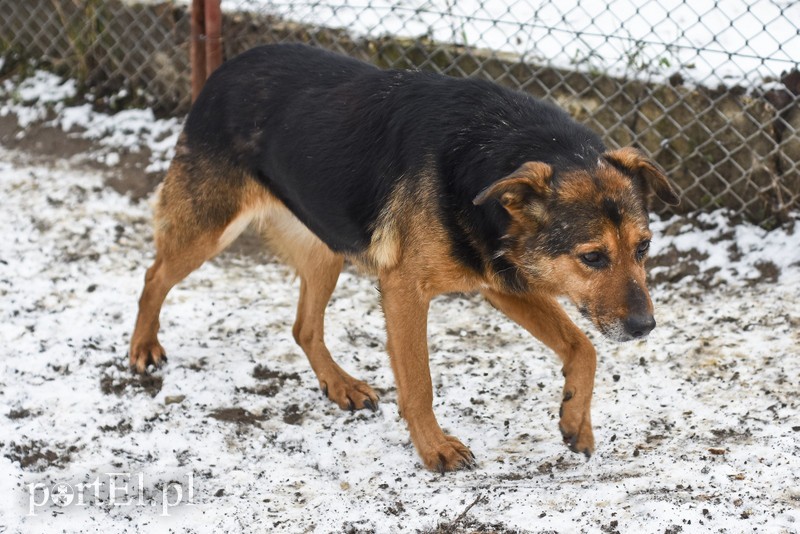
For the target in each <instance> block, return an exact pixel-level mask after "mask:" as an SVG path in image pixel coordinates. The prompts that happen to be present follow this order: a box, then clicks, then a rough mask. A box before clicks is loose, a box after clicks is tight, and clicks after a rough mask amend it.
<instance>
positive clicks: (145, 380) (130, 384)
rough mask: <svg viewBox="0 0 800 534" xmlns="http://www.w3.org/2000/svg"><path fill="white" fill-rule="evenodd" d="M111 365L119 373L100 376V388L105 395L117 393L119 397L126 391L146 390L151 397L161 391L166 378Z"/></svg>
mask: <svg viewBox="0 0 800 534" xmlns="http://www.w3.org/2000/svg"><path fill="white" fill-rule="evenodd" d="M110 367H113V368H115V369H117V370H118V371H119V373H115V374H110V373H104V374H103V376H102V377H100V390H101V391H102V392H103V394H105V395H116V396H118V397H119V396H121V395H123V394H124V393H125V392H126V391H131V392H133V393H138V392H144V393H147V394H148V395H150V396H151V397H155V396H156V395H158V392H159V391H161V386H163V384H164V379H163V378H162V377H160V376H157V375H152V374H145V375H139V374H134V373H133V372H131V371H130V370H128V369H125V368H124V367H122V366H121V365H115V364H111V365H110Z"/></svg>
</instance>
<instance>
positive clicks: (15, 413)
mask: <svg viewBox="0 0 800 534" xmlns="http://www.w3.org/2000/svg"><path fill="white" fill-rule="evenodd" d="M30 416H31V411H30V410H27V409H25V408H20V409H18V410H11V411H10V412H8V414H7V415H6V417H8V418H9V419H25V418H27V417H30Z"/></svg>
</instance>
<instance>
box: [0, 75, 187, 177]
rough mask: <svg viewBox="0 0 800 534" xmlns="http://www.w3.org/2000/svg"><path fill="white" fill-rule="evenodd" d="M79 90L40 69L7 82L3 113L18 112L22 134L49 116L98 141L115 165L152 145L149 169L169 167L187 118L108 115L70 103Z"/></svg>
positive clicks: (103, 157) (2, 89)
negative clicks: (123, 156) (128, 154)
mask: <svg viewBox="0 0 800 534" xmlns="http://www.w3.org/2000/svg"><path fill="white" fill-rule="evenodd" d="M75 94H76V85H75V82H74V80H66V81H63V80H62V79H61V78H59V77H58V76H56V75H54V74H51V73H48V72H45V71H36V72H35V73H34V74H33V76H31V77H28V78H24V79H22V80H6V81H5V82H4V83H3V85H2V86H0V99H4V100H3V101H2V104H0V116H7V115H9V114H13V115H15V116H16V117H17V123H18V124H19V126H20V128H21V130H20V132H19V135H24V129H25V128H27V127H28V126H30V125H31V124H32V123H34V122H41V121H45V120H46V119H49V124H50V125H53V126H57V127H60V128H61V129H62V130H64V131H65V132H70V133H72V134H74V135H76V136H79V137H81V138H83V139H91V140H96V141H97V142H98V143H99V145H100V146H101V147H104V148H105V150H99V151H96V152H94V153H93V154H94V156H95V157H96V159H97V161H99V162H101V163H106V164H107V165H109V166H114V165H117V163H118V162H119V153H118V152H123V153H124V152H140V151H141V150H143V149H145V148H146V149H147V150H149V152H150V164H149V165H148V167H147V170H148V171H160V170H165V169H166V168H167V166H168V165H169V161H170V160H171V159H172V156H173V149H174V146H175V143H176V142H177V140H178V135H179V134H180V130H181V128H182V120H180V119H177V118H166V119H156V117H155V115H154V114H153V111H152V110H151V109H126V110H122V111H120V112H118V113H114V114H108V113H104V112H99V111H96V110H94V109H93V107H92V105H91V104H89V103H84V104H79V105H74V106H66V105H65V103H64V100H65V99H68V98H73V97H74V96H75ZM121 94H124V92H123V93H121ZM111 154H116V155H111Z"/></svg>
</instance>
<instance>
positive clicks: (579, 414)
mask: <svg viewBox="0 0 800 534" xmlns="http://www.w3.org/2000/svg"><path fill="white" fill-rule="evenodd" d="M558 428H559V430H561V436H562V437H563V438H564V443H565V444H566V445H567V447H569V450H571V451H572V452H577V453H582V454H583V455H584V456H586V458H590V457H591V456H592V454H594V434H593V433H592V423H591V417H590V415H589V409H588V408H585V407H583V406H582V405H581V404H579V403H578V402H576V401H575V400H573V398H572V395H571V394H569V393H567V394H565V395H564V400H563V401H562V403H561V421H559V423H558Z"/></svg>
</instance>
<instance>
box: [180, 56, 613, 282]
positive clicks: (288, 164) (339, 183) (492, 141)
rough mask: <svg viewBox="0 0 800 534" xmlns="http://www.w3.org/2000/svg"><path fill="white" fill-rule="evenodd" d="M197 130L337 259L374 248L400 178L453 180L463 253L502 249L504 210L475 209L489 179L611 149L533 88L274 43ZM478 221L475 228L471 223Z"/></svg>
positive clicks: (205, 147) (227, 88)
mask: <svg viewBox="0 0 800 534" xmlns="http://www.w3.org/2000/svg"><path fill="white" fill-rule="evenodd" d="M185 131H186V134H187V144H188V146H189V149H190V150H191V151H192V152H193V153H197V154H200V153H202V154H205V155H211V156H213V157H215V158H222V159H228V160H230V161H231V163H233V164H234V165H235V166H237V167H239V168H241V169H242V170H244V171H246V172H247V173H249V174H250V175H251V176H253V177H255V178H257V179H258V180H259V181H260V182H261V183H262V184H264V185H265V186H266V187H267V188H268V189H269V190H270V192H271V193H272V194H274V195H275V196H276V197H278V198H279V199H280V200H281V201H282V202H283V203H284V204H285V205H286V206H287V207H288V208H289V209H290V210H291V211H292V212H293V213H294V214H295V216H297V217H298V219H300V220H301V221H302V222H303V223H304V224H305V225H306V226H308V227H309V228H310V229H311V230H312V231H313V232H314V233H315V234H316V235H317V236H318V237H319V238H320V239H322V240H323V241H324V242H325V243H326V244H327V245H328V246H329V247H330V248H331V249H332V250H334V251H336V252H341V253H349V254H357V253H360V252H362V251H363V250H364V249H366V248H367V246H368V245H369V243H370V240H371V235H372V232H373V231H374V229H375V227H376V219H377V218H378V217H379V215H380V212H381V209H382V207H383V206H384V205H386V203H387V200H388V198H389V196H390V194H391V192H392V191H393V190H394V189H395V187H396V183H397V181H398V180H401V179H402V180H403V181H404V182H406V185H407V186H408V187H410V188H414V187H417V184H415V181H417V180H418V179H419V177H420V176H422V175H424V174H426V173H427V174H431V173H432V174H434V175H435V176H437V177H440V178H441V180H439V182H438V183H437V184H435V185H436V187H437V188H443V189H446V190H445V191H442V196H443V197H446V198H447V199H448V201H449V203H450V205H449V206H447V208H448V213H447V214H445V215H446V217H447V219H448V223H449V224H448V227H449V228H448V230H449V233H450V234H451V235H452V237H453V238H454V240H455V241H456V244H455V248H456V249H459V248H464V247H458V242H459V241H463V242H464V243H466V242H467V241H469V240H470V239H473V237H470V238H469V239H468V238H467V236H475V234H476V230H477V232H478V235H479V236H480V234H485V235H483V236H480V237H482V238H483V239H481V240H482V241H485V242H487V243H491V242H496V238H497V237H498V235H497V233H498V232H499V231H501V229H502V228H504V227H505V223H506V222H507V221H506V220H505V219H504V217H505V213H504V211H503V210H502V209H497V210H496V211H492V210H491V209H490V210H486V209H482V210H477V209H475V207H474V206H473V205H472V199H473V198H475V196H476V195H477V194H478V193H479V192H480V191H481V190H482V189H484V188H485V187H487V186H488V185H489V184H491V183H493V182H494V181H495V180H497V179H498V178H500V177H502V176H505V175H507V174H508V173H510V172H511V171H513V170H514V169H516V168H517V167H519V165H521V164H522V163H524V162H525V161H543V162H546V163H550V164H553V165H557V166H560V167H569V166H570V165H573V166H574V165H577V166H583V165H585V164H586V161H588V160H589V159H590V158H594V159H597V157H598V155H599V154H600V153H601V152H602V151H603V150H604V147H603V145H602V143H601V142H600V140H599V138H598V137H597V136H596V135H595V134H593V133H592V132H591V131H589V130H588V129H586V128H585V127H583V126H580V125H578V124H576V123H575V122H574V121H571V120H569V119H568V117H567V115H566V114H565V113H564V112H563V111H562V110H560V109H558V108H556V107H554V106H551V105H549V104H546V103H543V102H541V101H538V100H535V99H533V98H531V97H528V96H527V95H524V94H522V93H519V92H514V91H510V90H506V89H504V88H502V87H499V86H498V85H496V84H492V83H489V82H486V81H480V80H473V79H467V80H465V79H454V78H449V77H444V76H440V75H436V74H431V73H425V72H419V71H391V70H390V71H384V70H379V69H377V68H374V67H372V66H369V65H367V64H365V63H363V62H360V61H356V60H354V59H351V58H347V57H344V56H341V55H338V54H333V53H331V52H327V51H324V50H320V49H315V48H309V47H307V46H302V45H267V46H262V47H258V48H254V49H252V50H250V51H248V52H246V53H244V54H242V55H241V56H238V57H237V58H234V59H233V60H231V61H229V62H227V63H225V64H224V65H223V66H222V67H221V68H220V69H218V70H217V71H216V72H215V73H214V74H213V75H212V76H211V78H210V79H209V80H208V82H207V84H206V87H205V88H204V90H203V92H202V93H201V95H200V97H199V98H198V100H197V102H196V103H195V105H194V107H193V109H192V111H191V113H190V114H189V117H188V119H187V123H186V128H185ZM487 217H488V218H487ZM493 217H495V218H497V219H498V220H496V221H494V220H491V219H492V218H493ZM466 220H469V221H471V222H470V223H469V225H470V228H466V229H464V228H461V226H462V223H461V221H466ZM467 248H468V247H467ZM461 252H462V253H461V255H462V256H464V258H463V259H464V260H465V261H467V262H468V263H470V264H473V265H474V266H475V267H480V266H482V264H483V263H484V261H483V260H484V258H480V257H478V256H482V254H478V253H477V251H474V250H462V251H461ZM490 252H493V251H490Z"/></svg>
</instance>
